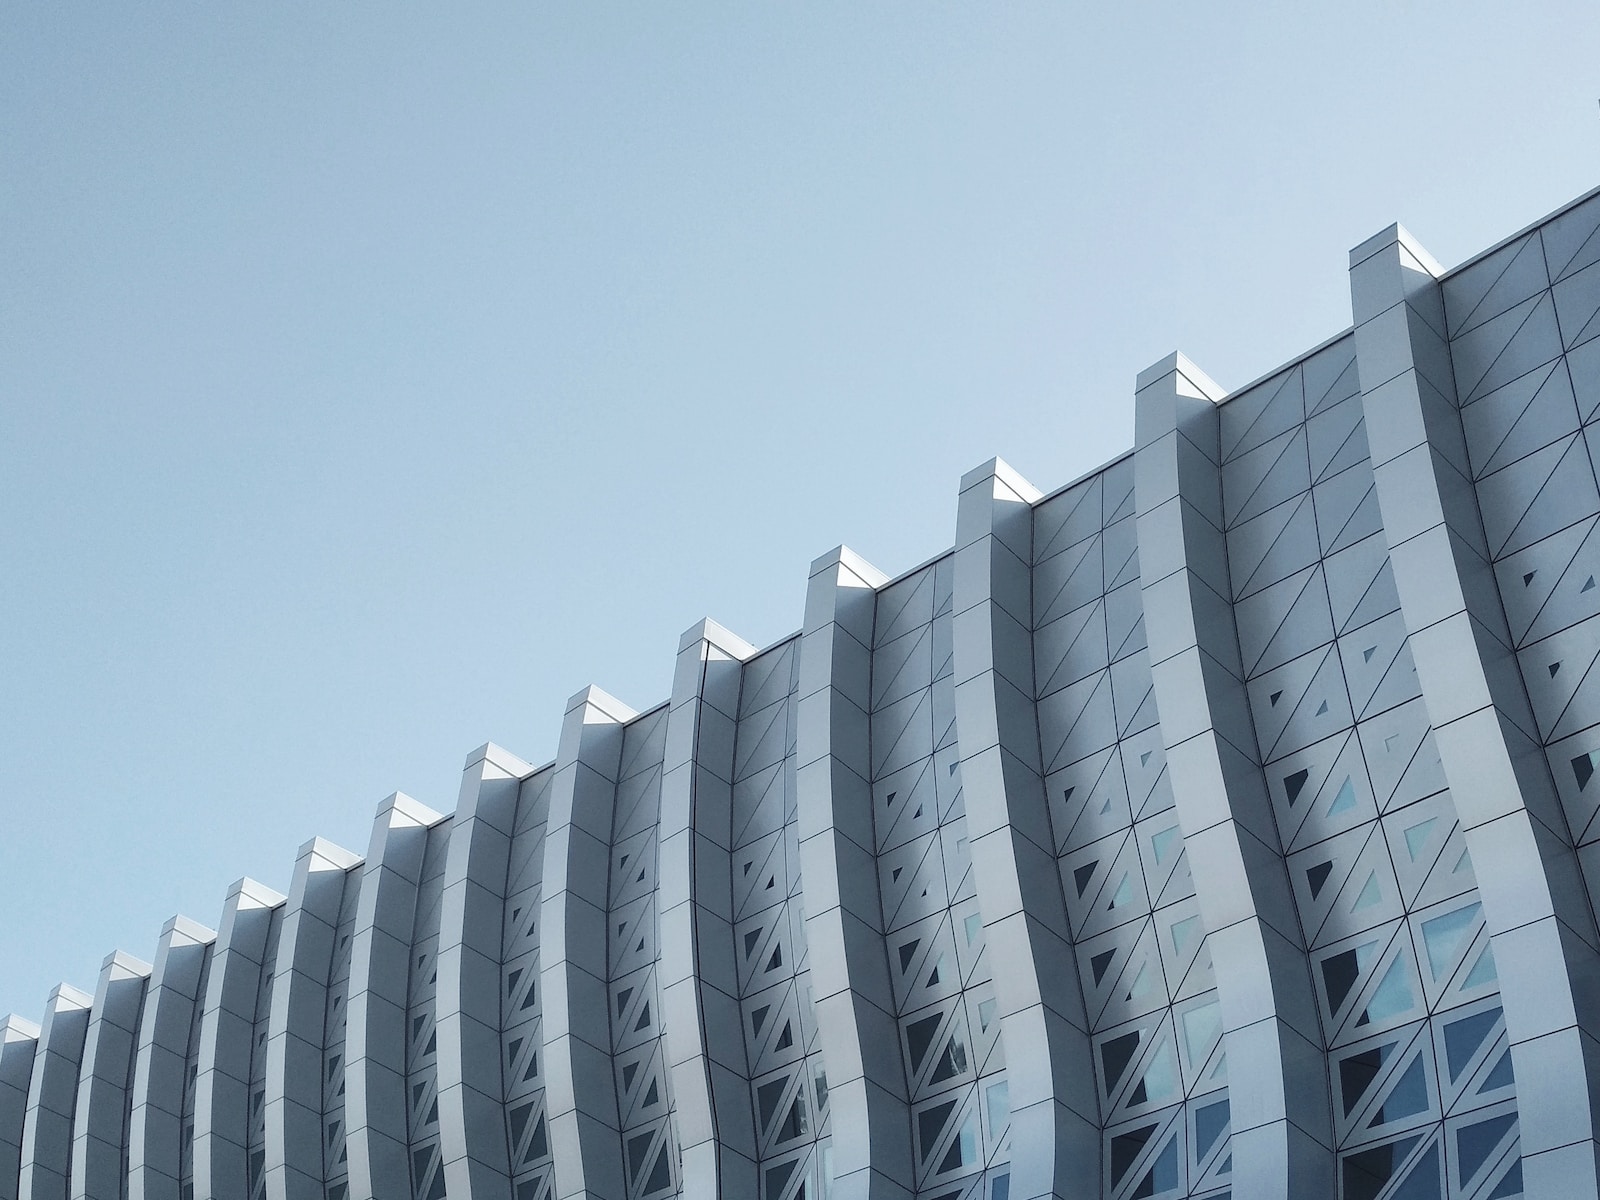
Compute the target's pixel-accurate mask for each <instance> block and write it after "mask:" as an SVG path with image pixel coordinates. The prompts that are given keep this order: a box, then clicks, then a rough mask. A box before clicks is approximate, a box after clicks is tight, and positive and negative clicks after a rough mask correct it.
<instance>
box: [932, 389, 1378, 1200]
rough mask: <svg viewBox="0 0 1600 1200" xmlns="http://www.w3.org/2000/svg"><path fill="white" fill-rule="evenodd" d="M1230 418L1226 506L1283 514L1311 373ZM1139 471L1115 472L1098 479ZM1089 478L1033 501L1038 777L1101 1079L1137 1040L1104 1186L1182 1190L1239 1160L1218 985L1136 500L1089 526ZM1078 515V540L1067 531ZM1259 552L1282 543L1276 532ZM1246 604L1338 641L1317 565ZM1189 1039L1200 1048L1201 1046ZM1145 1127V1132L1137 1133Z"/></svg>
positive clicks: (1253, 519)
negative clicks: (1190, 1142) (1164, 704)
mask: <svg viewBox="0 0 1600 1200" xmlns="http://www.w3.org/2000/svg"><path fill="white" fill-rule="evenodd" d="M1350 365H1351V364H1350V363H1349V361H1348V359H1347V360H1346V361H1344V362H1342V363H1334V362H1331V361H1328V362H1324V363H1322V364H1320V366H1321V368H1322V370H1321V372H1320V373H1319V374H1318V376H1317V386H1318V388H1319V391H1318V396H1319V398H1322V397H1326V396H1328V395H1329V394H1330V393H1337V394H1338V395H1339V396H1340V397H1341V398H1342V396H1343V395H1348V394H1349V393H1348V392H1347V391H1346V390H1345V389H1347V388H1348V387H1349V386H1351V384H1352V383H1353V382H1354V380H1353V371H1347V370H1346V368H1347V367H1349V366H1350ZM1267 392H1270V393H1271V394H1270V395H1268V394H1266V393H1267ZM1258 401H1259V402H1258ZM1334 420H1337V418H1332V419H1330V422H1328V423H1327V424H1328V426H1329V428H1332V421H1334ZM1224 421H1225V430H1224V442H1225V447H1226V452H1228V453H1231V454H1232V455H1233V461H1234V463H1235V464H1236V465H1235V466H1234V468H1233V469H1234V473H1235V476H1236V478H1238V479H1240V480H1242V481H1247V482H1246V486H1245V487H1244V488H1243V490H1240V491H1237V492H1235V493H1234V495H1233V496H1231V497H1230V498H1229V499H1228V501H1227V508H1226V515H1227V519H1228V521H1229V522H1230V523H1232V524H1239V525H1243V526H1244V527H1245V528H1246V530H1247V533H1248V531H1249V530H1252V529H1260V528H1263V527H1264V523H1265V522H1268V521H1271V520H1273V519H1274V516H1273V514H1274V513H1275V511H1276V509H1277V507H1279V506H1281V502H1282V500H1283V499H1284V498H1285V497H1286V496H1292V495H1295V494H1301V495H1303V494H1304V493H1305V492H1306V491H1307V489H1309V488H1310V486H1311V475H1310V466H1309V458H1308V451H1307V434H1306V431H1305V429H1304V427H1303V426H1304V399H1303V392H1302V378H1301V373H1300V372H1299V371H1298V370H1294V371H1291V372H1288V373H1286V374H1285V375H1284V376H1283V377H1281V378H1278V379H1276V380H1274V381H1270V386H1269V387H1266V388H1264V389H1261V390H1260V391H1259V392H1258V394H1257V396H1256V398H1255V400H1246V401H1243V402H1241V403H1239V404H1238V406H1237V407H1235V408H1234V409H1233V411H1232V414H1231V415H1225V417H1224ZM1344 436H1347V434H1346V435H1341V439H1342V438H1343V437H1344ZM1360 444H1361V446H1362V450H1363V453H1364V452H1365V451H1364V447H1365V442H1364V439H1362V440H1361V442H1360ZM1333 452H1334V453H1338V448H1337V447H1335V448H1334V450H1333ZM1109 475H1110V472H1107V473H1106V476H1105V477H1107V478H1109ZM1097 478H1099V477H1097ZM1128 486H1129V485H1128V483H1122V484H1120V485H1119V488H1118V489H1112V487H1111V484H1110V483H1109V482H1107V483H1106V484H1105V486H1104V490H1103V495H1110V493H1111V492H1112V491H1113V490H1123V489H1126V488H1127V487H1128ZM1091 494H1092V489H1091V487H1090V486H1088V485H1086V484H1080V485H1077V486H1076V487H1074V488H1071V489H1069V490H1068V491H1066V492H1064V493H1062V494H1061V495H1059V496H1056V497H1052V498H1050V499H1048V500H1046V501H1044V502H1042V503H1041V504H1040V505H1038V506H1037V508H1036V509H1035V515H1034V538H1035V540H1034V544H1035V547H1036V556H1037V557H1036V561H1035V563H1034V564H1033V578H1034V616H1035V629H1034V636H1033V655H1034V664H1033V665H1034V681H1035V689H1036V693H1035V695H1036V712H1037V715H1038V722H1039V735H1040V745H1041V751H1042V757H1043V761H1044V765H1045V770H1046V776H1045V792H1046V797H1047V799H1048V802H1049V813H1050V823H1051V829H1052V837H1053V840H1054V849H1055V851H1056V855H1057V865H1058V869H1059V873H1060V879H1061V888H1062V895H1063V899H1064V900H1065V903H1066V908H1067V913H1066V915H1067V922H1068V926H1069V928H1070V930H1071V933H1072V938H1073V942H1074V951H1073V952H1074V962H1075V966H1076V968H1077V974H1078V979H1079V984H1080V987H1081V989H1082V993H1083V996H1084V1002H1085V1010H1086V1014H1087V1017H1088V1022H1089V1028H1090V1032H1091V1035H1092V1036H1093V1037H1094V1038H1095V1039H1096V1040H1097V1043H1098V1045H1097V1049H1096V1067H1097V1071H1098V1072H1099V1074H1100V1077H1101V1085H1102V1088H1104V1087H1105V1086H1106V1077H1105V1071H1106V1066H1107V1063H1108V1061H1109V1062H1110V1064H1111V1065H1112V1066H1113V1067H1118V1065H1119V1061H1120V1060H1119V1056H1120V1055H1123V1052H1124V1050H1126V1051H1127V1053H1126V1055H1125V1061H1120V1069H1121V1070H1122V1071H1123V1076H1122V1077H1120V1078H1119V1080H1118V1081H1117V1083H1116V1086H1115V1087H1114V1088H1113V1092H1114V1094H1104V1093H1103V1097H1102V1099H1103V1105H1102V1107H1103V1111H1104V1112H1105V1113H1106V1114H1107V1115H1106V1120H1107V1122H1108V1123H1109V1126H1110V1128H1109V1131H1108V1133H1107V1135H1106V1140H1105V1143H1104V1145H1103V1147H1102V1150H1103V1153H1104V1155H1105V1159H1104V1162H1103V1175H1104V1178H1105V1180H1106V1181H1107V1183H1108V1184H1109V1185H1110V1191H1109V1193H1108V1194H1111V1195H1115V1196H1119V1197H1122V1196H1127V1195H1138V1196H1141V1197H1143V1196H1168V1195H1173V1196H1176V1195H1186V1194H1188V1191H1189V1188H1190V1187H1191V1186H1192V1185H1193V1184H1194V1183H1195V1181H1201V1180H1204V1181H1205V1186H1206V1187H1207V1188H1209V1187H1211V1186H1213V1185H1217V1186H1223V1187H1225V1186H1226V1185H1227V1181H1228V1177H1229V1176H1228V1166H1229V1164H1230V1163H1231V1158H1230V1157H1229V1155H1228V1154H1227V1152H1226V1145H1227V1142H1228V1138H1227V1134H1226V1129H1227V1125H1228V1122H1227V1116H1226V1113H1227V1107H1228V1105H1227V1093H1226V1085H1227V1075H1226V1071H1225V1069H1224V1067H1223V1058H1222V1052H1221V1020H1220V1015H1219V1012H1218V1009H1217V1005H1216V999H1215V997H1216V983H1215V978H1214V975H1213V972H1212V968H1211V957H1210V953H1209V950H1208V948H1207V945H1206V935H1205V928H1204V925H1203V922H1202V921H1201V917H1200V913H1199V907H1198V905H1197V903H1196V901H1195V898H1194V884H1193V880H1192V878H1191V876H1190V874H1189V868H1188V863H1187V857H1186V854H1185V851H1184V846H1183V835H1182V831H1181V829H1180V828H1179V826H1178V823H1177V820H1176V816H1175V813H1174V812H1173V800H1172V788H1171V783H1170V780H1169V779H1168V768H1167V760H1166V752H1165V743H1164V739H1163V736H1162V733H1161V729H1160V727H1159V725H1158V723H1157V713H1156V711H1155V697H1154V691H1153V687H1152V678H1151V672H1150V665H1149V656H1148V653H1147V651H1146V648H1145V636H1144V623H1143V602H1142V597H1141V595H1140V591H1139V583H1138V576H1137V559H1136V557H1135V554H1134V546H1133V544H1132V541H1131V538H1129V537H1128V536H1127V535H1128V534H1131V532H1132V529H1131V525H1132V522H1131V521H1130V520H1129V519H1128V516H1129V514H1128V513H1127V512H1125V511H1123V510H1124V509H1125V508H1127V505H1125V504H1122V503H1115V504H1113V503H1112V502H1110V501H1106V502H1105V503H1103V504H1102V512H1103V514H1104V517H1105V519H1106V521H1107V522H1108V524H1107V525H1106V526H1096V525H1095V524H1094V522H1093V521H1092V520H1091V519H1090V515H1091V513H1092V511H1093V510H1092V505H1091V504H1090V499H1091ZM1306 515H1307V520H1309V519H1310V515H1311V514H1310V506H1309V505H1307V506H1306ZM1069 526H1070V527H1071V530H1072V535H1071V537H1070V538H1069V537H1067V536H1065V535H1064V534H1062V533H1061V531H1062V530H1064V529H1066V528H1067V527H1069ZM1123 547H1125V549H1124V548H1123ZM1264 554H1265V556H1266V557H1268V558H1271V557H1272V555H1271V549H1270V547H1269V548H1267V549H1266V550H1265V551H1264ZM1097 558H1098V561H1097ZM1274 561H1276V560H1274ZM1275 569H1276V568H1275V567H1270V568H1269V571H1270V570H1275ZM1249 603H1251V604H1253V605H1254V606H1255V607H1256V608H1257V609H1258V610H1260V615H1259V617H1258V618H1257V619H1255V620H1253V621H1252V625H1251V628H1252V629H1265V630H1267V631H1268V632H1267V633H1265V634H1264V635H1263V637H1264V638H1265V639H1266V640H1264V641H1263V642H1262V643H1261V644H1260V645H1259V646H1256V647H1253V648H1252V650H1251V651H1249V653H1251V654H1252V656H1253V657H1254V658H1256V659H1259V658H1261V657H1263V656H1270V655H1271V654H1273V653H1275V649H1274V647H1275V646H1277V645H1281V644H1282V642H1283V641H1284V640H1285V639H1282V638H1280V639H1279V640H1278V641H1277V642H1273V643H1272V644H1271V645H1269V644H1268V643H1269V642H1271V632H1270V631H1271V630H1273V629H1277V628H1279V627H1288V628H1289V629H1291V630H1298V629H1300V628H1302V627H1303V626H1304V625H1305V624H1306V622H1307V620H1309V621H1310V622H1311V623H1312V624H1313V626H1315V627H1317V628H1319V629H1320V630H1321V632H1322V634H1323V636H1322V641H1323V642H1325V643H1328V642H1331V641H1332V637H1333V631H1332V628H1331V624H1330V620H1329V616H1328V601H1327V598H1326V592H1325V588H1324V586H1323V584H1322V583H1321V580H1320V573H1319V572H1307V573H1305V574H1304V575H1302V576H1299V577H1297V578H1296V579H1295V581H1294V582H1293V584H1292V585H1279V586H1272V587H1268V588H1267V589H1264V591H1263V592H1262V594H1260V595H1258V596H1256V597H1254V598H1252V600H1251V601H1249ZM1319 613H1320V615H1319ZM1174 1014H1177V1016H1176V1017H1175V1016H1174ZM1185 1014H1187V1016H1186V1017H1185ZM1130 1022H1131V1023H1132V1024H1131V1025H1130ZM1175 1022H1176V1023H1175ZM1130 1030H1132V1031H1133V1032H1132V1033H1130ZM1191 1044H1193V1045H1196V1046H1198V1047H1199V1049H1198V1051H1197V1052H1198V1053H1199V1054H1200V1055H1201V1056H1202V1059H1203V1061H1201V1062H1199V1063H1195V1062H1192V1061H1191V1059H1192V1058H1193V1055H1192V1054H1191V1053H1190V1050H1189V1047H1190V1045H1191ZM1130 1047H1131V1048H1130ZM1107 1055H1109V1056H1110V1058H1109V1060H1108V1059H1107V1058H1106V1056H1107ZM1188 1097H1195V1099H1193V1100H1190V1099H1187V1098H1188ZM1202 1114H1203V1115H1202ZM1195 1121H1199V1122H1200V1125H1199V1126H1198V1127H1199V1128H1202V1129H1203V1130H1204V1131H1205V1132H1206V1133H1207V1134H1208V1135H1210V1136H1209V1137H1208V1140H1207V1142H1206V1144H1205V1146H1204V1147H1203V1148H1202V1150H1200V1151H1199V1152H1197V1153H1199V1155H1200V1157H1199V1158H1198V1159H1197V1160H1193V1161H1192V1160H1191V1156H1190V1155H1189V1153H1188V1150H1187V1149H1186V1146H1187V1131H1188V1129H1189V1128H1190V1125H1191V1123H1192V1122H1195ZM1130 1122H1131V1125H1130ZM1141 1131H1143V1132H1141ZM1151 1131H1157V1132H1151ZM1147 1132H1149V1133H1150V1134H1151V1136H1150V1140H1149V1144H1146V1143H1145V1142H1144V1141H1141V1140H1139V1139H1141V1138H1142V1137H1144V1133H1147ZM1135 1142H1137V1143H1138V1145H1137V1147H1135ZM1130 1156H1131V1157H1130ZM1113 1178H1115V1179H1117V1180H1120V1182H1119V1183H1115V1184H1113V1183H1111V1181H1112V1180H1113ZM996 1194H999V1193H998V1192H997V1193H996ZM941 1200H942V1194H941Z"/></svg>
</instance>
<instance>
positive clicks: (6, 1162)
mask: <svg viewBox="0 0 1600 1200" xmlns="http://www.w3.org/2000/svg"><path fill="white" fill-rule="evenodd" d="M38 1047H39V1027H38V1026H37V1025H35V1024H34V1023H33V1022H32V1021H24V1020H23V1019H22V1018H21V1017H18V1016H7V1017H3V1018H0V1200H17V1177H18V1175H19V1174H20V1172H21V1170H22V1122H23V1119H24V1118H25V1117H26V1116H27V1113H28V1080H29V1079H30V1078H31V1077H32V1075H33V1058H34V1053H35V1052H36V1051H37V1050H38Z"/></svg>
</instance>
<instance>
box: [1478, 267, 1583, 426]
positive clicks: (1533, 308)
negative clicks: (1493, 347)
mask: <svg viewBox="0 0 1600 1200" xmlns="http://www.w3.org/2000/svg"><path fill="white" fill-rule="evenodd" d="M1549 300H1550V293H1549V292H1548V291H1546V292H1541V293H1540V294H1539V295H1537V296H1532V297H1529V299H1528V300H1524V301H1523V303H1524V304H1527V305H1528V311H1527V313H1526V314H1524V315H1523V318H1522V320H1520V321H1518V322H1517V327H1516V328H1515V329H1513V330H1512V331H1511V336H1510V337H1508V338H1506V340H1505V341H1504V342H1503V343H1501V346H1500V349H1499V350H1498V351H1496V353H1495V356H1494V358H1492V359H1490V360H1489V365H1488V366H1487V367H1485V368H1484V369H1483V374H1482V375H1479V376H1478V378H1477V379H1476V380H1474V381H1473V384H1472V387H1471V388H1469V389H1468V390H1467V394H1466V397H1465V399H1463V401H1462V403H1463V404H1471V403H1472V402H1473V401H1474V400H1478V399H1481V398H1482V397H1481V396H1480V395H1479V393H1478V389H1479V388H1480V387H1482V386H1483V381H1484V380H1485V379H1487V378H1489V376H1490V375H1492V374H1494V369H1495V366H1496V364H1498V363H1499V361H1500V360H1501V359H1502V358H1504V357H1505V356H1506V351H1507V350H1509V349H1511V345H1512V343H1513V342H1515V341H1516V340H1517V338H1518V337H1519V336H1521V334H1522V331H1523V329H1524V328H1526V327H1527V324H1528V322H1529V321H1531V320H1533V314H1534V313H1536V312H1538V311H1539V306H1540V305H1542V304H1544V303H1545V302H1546V301H1549ZM1551 308H1552V311H1553V310H1554V303H1553V302H1552V303H1551ZM1516 311H1517V310H1516V308H1515V307H1512V308H1508V309H1506V311H1505V312H1504V313H1501V314H1500V315H1501V316H1506V315H1508V314H1510V313H1514V312H1516ZM1498 319H1499V318H1498V317H1491V318H1490V320H1498ZM1484 324H1488V322H1487V321H1486V322H1484ZM1556 336H1557V338H1558V339H1559V337H1560V325H1559V323H1558V324H1557V329H1556Z"/></svg>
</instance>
